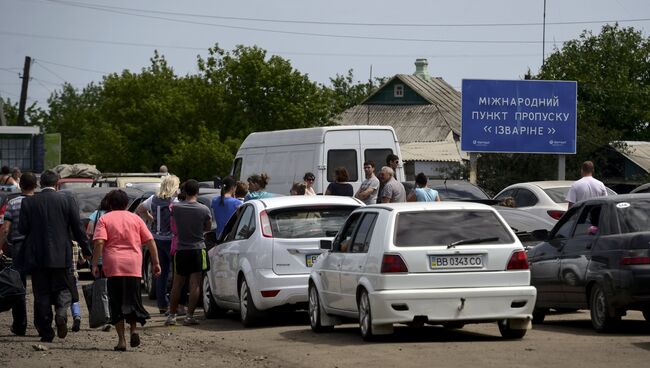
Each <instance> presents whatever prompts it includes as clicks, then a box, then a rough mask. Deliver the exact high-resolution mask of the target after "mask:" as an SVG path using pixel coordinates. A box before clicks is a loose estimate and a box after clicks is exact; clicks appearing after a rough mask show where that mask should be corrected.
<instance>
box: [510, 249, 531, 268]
mask: <svg viewBox="0 0 650 368" xmlns="http://www.w3.org/2000/svg"><path fill="white" fill-rule="evenodd" d="M527 269H528V256H527V255H526V251H524V250H518V251H516V252H514V253H512V256H510V260H509V261H508V266H507V267H506V270H527Z"/></svg>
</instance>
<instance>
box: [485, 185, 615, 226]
mask: <svg viewBox="0 0 650 368" xmlns="http://www.w3.org/2000/svg"><path fill="white" fill-rule="evenodd" d="M573 183H574V182H573V181H568V180H559V181H533V182H528V183H518V184H512V185H510V186H508V187H506V188H505V189H503V190H502V191H500V192H499V193H498V194H497V195H496V196H495V197H494V199H496V200H498V201H503V200H505V199H506V198H508V197H510V198H512V199H513V200H514V205H515V207H516V208H519V209H521V210H524V211H527V212H531V213H534V214H535V215H537V216H540V217H544V218H550V219H552V220H554V221H557V220H559V219H560V217H562V215H563V214H564V213H565V212H566V211H567V209H568V207H569V203H568V202H567V200H566V195H567V193H568V192H569V188H571V184H573ZM607 194H608V195H615V194H616V192H614V191H613V190H611V189H609V188H607Z"/></svg>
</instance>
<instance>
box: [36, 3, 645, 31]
mask: <svg viewBox="0 0 650 368" xmlns="http://www.w3.org/2000/svg"><path fill="white" fill-rule="evenodd" d="M43 1H47V2H50V3H56V4H61V5H68V6H75V7H84V8H88V7H92V8H93V9H111V10H120V11H130V12H140V13H151V14H160V15H171V16H183V17H194V18H208V19H223V20H236V21H246V22H264V23H280V24H312V25H334V26H356V27H524V26H531V27H533V26H541V25H543V24H544V23H542V22H518V23H378V22H376V23H366V22H334V21H315V20H295V19H271V18H251V17H235V16H220V15H210V14H197V13H183V12H170V11H161V10H151V9H137V8H127V7H119V6H110V5H103V4H88V3H83V2H78V1H66V0H43ZM646 21H650V18H631V19H604V20H603V19H601V20H582V21H558V22H546V23H545V24H546V25H580V24H602V23H612V22H619V23H623V22H625V23H631V22H646Z"/></svg>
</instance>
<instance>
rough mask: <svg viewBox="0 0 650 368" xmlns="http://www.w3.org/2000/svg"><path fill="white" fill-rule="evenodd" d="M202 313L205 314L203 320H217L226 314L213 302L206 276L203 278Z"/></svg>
mask: <svg viewBox="0 0 650 368" xmlns="http://www.w3.org/2000/svg"><path fill="white" fill-rule="evenodd" d="M203 312H204V313H205V318H208V319H214V318H218V317H221V316H223V315H224V314H226V310H225V309H222V308H220V307H219V306H218V305H217V303H216V302H215V301H214V297H213V296H212V290H211V289H210V281H208V276H207V275H204V276H203Z"/></svg>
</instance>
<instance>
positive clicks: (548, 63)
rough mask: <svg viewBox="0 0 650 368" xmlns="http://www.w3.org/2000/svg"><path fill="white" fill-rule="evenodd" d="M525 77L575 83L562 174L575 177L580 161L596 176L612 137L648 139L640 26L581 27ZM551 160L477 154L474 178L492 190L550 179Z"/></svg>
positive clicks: (648, 86)
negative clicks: (574, 120)
mask: <svg viewBox="0 0 650 368" xmlns="http://www.w3.org/2000/svg"><path fill="white" fill-rule="evenodd" d="M529 75H530V72H529ZM530 77H532V79H544V80H573V81H577V82H578V111H577V113H578V127H577V128H578V130H577V133H578V137H577V153H576V154H575V155H567V157H566V170H567V171H566V177H567V178H568V179H575V178H578V177H579V175H580V173H579V166H580V163H581V162H583V161H585V160H592V161H594V162H595V163H596V171H597V173H596V174H597V175H602V174H603V172H604V169H605V168H606V167H608V166H611V165H608V163H611V162H610V160H611V158H612V155H611V151H612V148H611V146H610V143H612V142H615V141H619V140H650V129H649V126H648V125H649V123H650V38H648V37H644V36H643V34H642V33H641V31H636V30H634V29H633V28H620V27H619V26H618V25H605V26H603V28H602V30H601V32H600V34H598V35H594V34H593V33H592V32H590V31H584V32H583V33H582V34H581V35H580V37H579V38H578V39H575V40H571V41H568V42H566V43H565V44H564V45H563V46H562V48H561V49H556V50H554V52H553V53H552V54H551V55H549V56H548V57H547V58H546V60H545V62H544V65H543V66H542V67H541V69H540V71H539V73H538V74H537V75H530ZM557 161H558V160H557V156H556V155H534V154H482V155H481V157H480V158H479V165H478V167H479V172H478V179H479V183H480V185H481V186H483V187H485V188H487V189H489V190H491V191H494V192H497V191H499V190H501V189H502V188H504V187H505V186H507V185H510V184H513V183H517V182H522V181H533V180H553V179H555V178H557ZM612 164H613V163H612Z"/></svg>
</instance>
